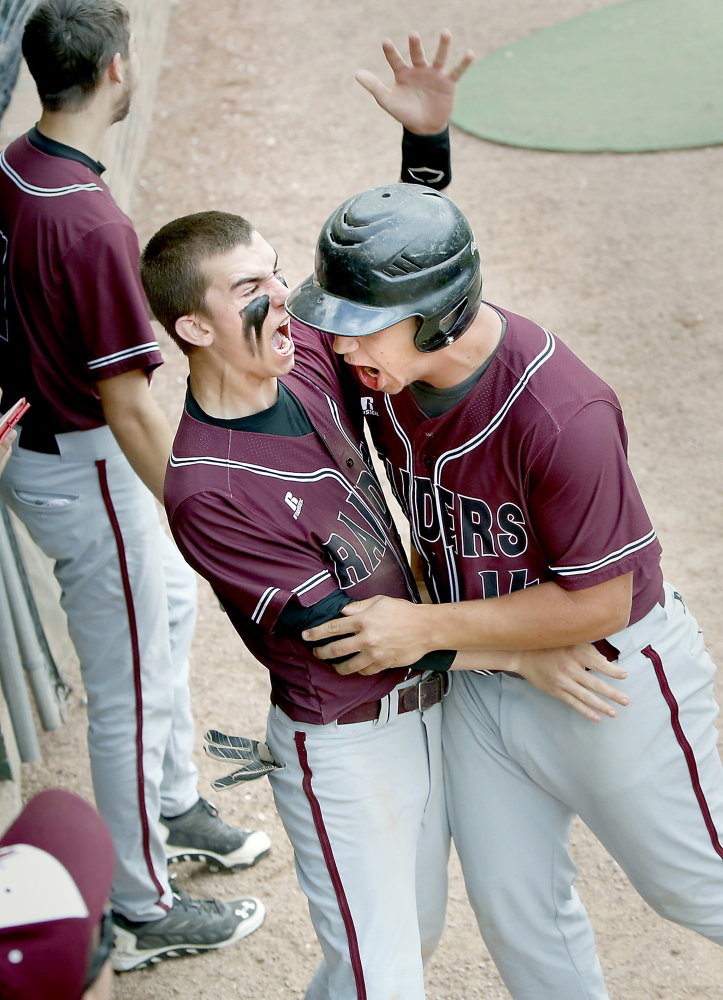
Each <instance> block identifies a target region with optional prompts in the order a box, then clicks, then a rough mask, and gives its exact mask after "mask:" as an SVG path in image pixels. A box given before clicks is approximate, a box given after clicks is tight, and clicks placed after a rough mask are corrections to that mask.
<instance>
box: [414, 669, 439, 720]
mask: <svg viewBox="0 0 723 1000" xmlns="http://www.w3.org/2000/svg"><path fill="white" fill-rule="evenodd" d="M445 693H446V692H444V691H443V690H442V677H441V675H440V674H438V673H437V674H435V675H434V676H433V677H428V678H427V679H426V680H421V681H420V682H419V684H417V708H418V709H419V711H420V712H426V710H427V709H428V708H431V707H432V705H436V704H437V702H439V701H441V700H442V698H443V697H444V695H445Z"/></svg>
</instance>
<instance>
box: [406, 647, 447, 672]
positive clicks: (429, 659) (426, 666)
mask: <svg viewBox="0 0 723 1000" xmlns="http://www.w3.org/2000/svg"><path fill="white" fill-rule="evenodd" d="M456 655H457V650H456V649H433V650H432V652H431V653H425V654H424V656H423V657H422V659H421V660H417V662H416V663H413V664H412V667H413V668H414V669H415V670H437V671H442V670H449V668H450V667H451V666H452V664H453V663H454V659H455V657H456Z"/></svg>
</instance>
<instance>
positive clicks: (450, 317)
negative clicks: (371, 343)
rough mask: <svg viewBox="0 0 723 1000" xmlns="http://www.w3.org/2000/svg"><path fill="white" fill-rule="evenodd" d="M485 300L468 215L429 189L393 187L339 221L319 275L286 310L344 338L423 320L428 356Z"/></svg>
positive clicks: (350, 203)
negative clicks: (415, 318) (413, 318)
mask: <svg viewBox="0 0 723 1000" xmlns="http://www.w3.org/2000/svg"><path fill="white" fill-rule="evenodd" d="M481 299H482V274H481V271H480V260H479V252H478V250H477V244H476V242H475V238H474V234H473V232H472V229H471V228H470V224H469V222H468V221H467V219H466V218H465V217H464V215H463V214H462V212H461V211H460V210H459V209H458V208H457V206H456V205H455V204H454V202H453V201H450V199H449V198H447V197H446V196H445V195H443V194H440V193H439V192H438V191H433V190H432V189H431V188H425V187H421V186H419V185H417V184H389V185H387V186H384V187H376V188H371V189H370V190H368V191H363V192H362V193H361V194H357V195H355V196H354V197H353V198H349V199H348V200H347V201H345V202H344V203H343V205H341V206H340V207H339V208H338V209H337V210H336V211H335V212H334V213H333V214H332V215H331V217H330V218H329V219H328V220H327V221H326V223H325V225H324V228H323V229H322V231H321V234H320V236H319V242H318V243H317V247H316V268H315V271H314V274H313V275H312V276H311V277H309V278H307V279H306V281H304V282H302V284H301V285H299V286H298V287H297V288H295V289H294V291H293V292H292V293H291V294H290V295H289V298H288V300H287V303H286V307H287V309H288V311H289V312H290V313H291V315H292V316H295V317H296V318H297V319H299V320H301V321H302V322H303V323H308V324H309V326H313V327H316V328H317V329H319V330H323V331H325V332H326V333H334V334H338V335H339V336H345V337H365V336H367V334H370V333H376V332H377V331H378V330H384V329H386V327H388V326H393V325H394V324H395V323H399V322H400V321H401V320H403V319H408V318H409V317H412V316H416V317H418V318H419V320H420V325H419V329H418V330H417V333H416V335H415V338H414V343H415V345H416V347H417V349H418V350H419V351H425V352H427V351H437V350H439V349H440V348H441V347H446V346H447V345H448V344H452V343H453V342H454V341H455V340H457V338H458V337H461V336H462V334H463V333H464V331H465V330H466V329H467V327H468V326H469V325H470V323H471V322H472V320H473V319H474V317H475V315H476V314H477V310H478V309H479V305H480V301H481Z"/></svg>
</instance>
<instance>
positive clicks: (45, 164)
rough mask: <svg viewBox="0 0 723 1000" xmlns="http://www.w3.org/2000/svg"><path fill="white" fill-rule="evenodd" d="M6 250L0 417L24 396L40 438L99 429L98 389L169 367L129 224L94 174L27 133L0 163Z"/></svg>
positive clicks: (26, 421)
mask: <svg viewBox="0 0 723 1000" xmlns="http://www.w3.org/2000/svg"><path fill="white" fill-rule="evenodd" d="M0 244H2V251H3V280H4V302H3V304H4V306H5V315H4V316H0V385H1V386H2V389H3V401H2V405H3V408H7V406H8V405H10V404H11V403H13V402H14V401H15V399H16V398H19V397H20V396H26V397H27V398H28V400H29V401H30V402H31V403H32V407H31V409H30V411H29V412H28V414H27V416H26V417H24V418H23V430H24V432H25V430H28V431H30V429H32V430H33V432H34V434H37V433H41V434H45V435H48V434H55V433H63V432H66V431H76V430H89V429H90V428H93V427H100V426H102V425H103V424H104V423H105V419H104V417H103V409H102V407H101V404H100V399H99V397H98V393H97V391H96V387H95V383H96V382H97V381H100V380H102V379H106V378H110V377H112V376H114V375H120V374H122V373H124V372H127V371H131V370H133V369H136V368H142V369H145V370H146V371H150V370H151V369H153V368H155V367H157V366H158V365H160V364H161V363H162V360H163V359H162V358H161V355H160V353H159V351H158V344H157V343H156V341H155V337H154V335H153V331H152V328H151V325H150V322H149V319H148V307H147V304H146V299H145V296H144V294H143V290H142V287H141V284H140V277H139V275H138V253H139V251H138V241H137V239H136V235H135V232H134V230H133V226H132V225H131V222H130V220H129V219H128V218H127V216H125V215H124V214H123V212H121V210H120V209H119V208H118V206H117V205H116V204H115V202H114V201H113V198H112V197H111V194H110V192H109V190H108V188H107V186H106V185H105V183H104V182H103V181H102V180H101V179H100V177H99V176H98V174H97V173H95V172H94V171H93V170H92V169H91V168H90V167H89V166H87V165H85V164H84V163H81V162H78V161H77V160H73V159H67V158H65V157H63V156H54V155H50V154H49V153H47V152H43V151H41V150H40V149H36V148H35V146H33V145H32V144H31V142H30V141H29V139H28V136H27V135H24V136H21V137H20V138H19V139H16V140H15V142H13V143H12V144H11V145H10V146H9V147H8V148H7V149H6V150H5V151H4V152H3V153H2V154H0ZM28 440H30V433H28Z"/></svg>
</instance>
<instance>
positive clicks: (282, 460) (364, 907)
mask: <svg viewBox="0 0 723 1000" xmlns="http://www.w3.org/2000/svg"><path fill="white" fill-rule="evenodd" d="M411 44H412V49H413V50H414V51H417V50H421V42H420V41H419V39H418V36H412V43H411ZM448 46H449V35H448V33H444V34H443V36H442V40H441V43H440V47H439V49H438V52H437V55H436V57H435V60H434V63H433V64H432V65H428V64H427V63H426V60H424V58H423V57H421V58H417V59H416V62H415V65H414V69H412V68H411V67H410V80H409V82H408V83H407V85H406V86H407V92H408V91H409V90H410V89H414V88H416V92H417V94H418V95H419V94H420V93H422V94H424V95H425V97H426V98H427V102H426V103H427V104H428V106H431V107H433V108H436V112H435V113H436V115H437V117H439V116H440V115H441V120H442V124H444V121H445V119H446V115H447V114H448V110H449V107H451V100H452V99H453V94H454V84H455V81H456V77H457V76H458V75H459V73H460V72H461V70H462V68H464V66H465V65H466V64H467V62H468V61H469V59H468V58H467V59H465V60H464V61H463V63H462V64H460V67H457V69H456V70H453V71H452V72H451V73H447V72H446V71H445V70H444V63H445V60H446V55H447V49H448ZM440 83H443V84H444V86H443V87H442V88H441V91H440ZM440 92H441V93H442V94H443V95H444V97H443V99H442V98H440V96H439V95H440ZM430 94H431V96H430ZM440 105H441V108H442V110H441V111H440ZM402 120H404V116H403V114H402ZM431 121H432V124H434V122H435V121H436V119H435V117H434V116H433V117H432V119H431ZM427 128H428V131H430V132H434V131H435V129H434V128H429V126H427ZM437 131H439V130H437ZM429 162H430V161H429V160H428V159H426V160H424V162H423V161H421V160H420V161H419V164H421V166H425V165H427V166H428V165H429ZM419 164H418V165H419ZM429 169H430V170H432V171H435V170H436V168H435V167H434V166H431V167H429ZM141 276H142V280H143V284H144V287H145V289H146V293H147V295H148V299H149V301H150V303H151V306H152V308H153V310H154V312H155V313H156V315H157V316H158V318H159V319H160V320H161V321H162V322H163V324H164V326H165V328H166V329H167V330H168V332H169V334H170V336H171V337H172V338H173V339H174V340H175V341H176V343H177V344H178V345H179V346H180V347H181V349H182V350H183V351H184V353H186V354H187V356H188V361H189V367H190V382H189V393H188V396H187V400H186V407H185V412H184V414H183V417H182V419H181V424H180V427H179V431H178V434H177V436H176V440H175V442H174V446H173V452H172V455H171V460H170V464H169V469H168V472H167V476H166V488H165V503H166V509H167V511H168V516H169V523H170V526H171V530H172V532H173V535H174V537H175V538H176V540H177V542H178V544H179V547H180V548H181V551H182V552H183V553H184V555H185V556H186V558H187V559H188V561H189V562H190V563H191V565H192V566H194V567H195V568H196V569H197V570H198V572H200V573H201V574H202V575H203V576H205V577H206V578H207V579H208V580H209V582H210V583H211V585H212V586H213V588H214V590H215V591H216V593H217V594H218V595H219V597H220V599H221V601H222V603H223V605H224V607H225V608H226V610H227V612H228V614H229V617H230V620H231V622H232V623H233V625H234V627H235V628H236V630H237V632H238V633H239V635H240V636H241V638H242V639H243V641H244V642H245V644H246V645H247V646H248V648H249V649H250V650H251V651H252V652H253V654H254V655H255V656H256V657H257V658H258V659H259V660H260V661H261V662H262V663H264V664H265V665H266V666H267V667H268V669H269V671H270V674H271V701H272V706H271V710H270V714H269V722H268V733H267V741H268V746H269V748H270V751H271V754H270V755H268V757H267V759H271V757H273V760H274V761H275V762H276V763H275V764H273V763H272V764H270V765H267V769H268V770H270V771H271V774H270V777H271V781H272V784H273V789H274V795H275V799H276V804H277V808H278V811H279V814H280V816H281V818H282V820H283V822H284V826H285V828H286V830H287V833H288V835H289V838H290V840H291V842H292V844H293V847H294V851H295V856H296V864H297V872H298V876H299V881H300V884H301V886H302V888H303V890H304V892H305V893H306V895H307V897H308V899H309V906H310V912H311V917H312V921H313V923H314V926H315V929H316V933H317V935H318V937H319V940H320V942H321V945H322V948H323V952H324V961H323V962H322V965H321V966H320V968H319V970H318V972H317V974H316V976H315V977H314V980H313V982H312V984H311V985H310V987H309V990H308V993H307V997H308V998H309V1000H317V998H319V1000H321V998H325V1000H326V998H335V1000H347V998H348V1000H351V998H362V997H368V998H370V1000H371V998H374V1000H391V998H392V997H396V996H403V997H405V1000H415V998H422V997H423V996H424V982H423V972H422V967H423V961H424V960H425V959H426V958H427V957H429V955H430V954H431V952H432V950H433V949H434V947H435V945H436V943H437V941H438V939H439V935H440V933H441V930H442V926H443V922H444V912H445V905H446V864H447V855H448V843H449V840H448V824H447V819H446V811H445V808H444V799H443V790H442V785H441V705H440V702H441V699H442V695H443V692H444V689H445V683H444V680H443V679H442V676H443V675H442V674H440V673H439V670H440V669H443V668H445V667H446V666H447V665H448V664H449V663H450V662H451V661H452V660H453V658H454V656H455V654H454V652H451V651H446V652H430V653H428V654H425V656H423V657H421V658H420V660H419V662H418V663H415V664H413V665H412V668H411V669H408V668H407V667H406V666H405V667H403V668H401V669H397V670H390V671H386V672H384V673H378V674H376V675H375V676H364V675H362V674H356V675H354V676H351V677H341V676H340V675H339V674H338V673H337V672H336V671H335V670H334V669H333V667H332V665H331V664H325V663H323V662H322V661H320V660H318V659H316V658H315V657H314V656H313V655H312V652H311V650H310V648H309V647H308V646H307V645H305V644H304V643H303V642H302V641H301V639H300V633H301V631H302V630H303V629H305V628H308V627H311V626H312V625H314V624H315V623H318V622H322V621H325V620H327V619H328V618H329V617H331V616H334V615H336V614H338V613H339V611H340V609H341V608H343V607H344V606H346V605H347V604H349V602H350V601H352V600H354V599H363V598H365V597H367V596H370V595H373V594H377V593H379V592H380V591H382V592H384V593H386V594H390V595H392V596H395V597H397V598H399V599H400V600H401V601H407V600H409V601H415V600H417V594H416V589H415V586H414V581H413V579H412V576H411V572H410V570H409V568H408V565H407V563H406V559H405V556H404V553H403V552H402V549H401V546H400V541H399V538H398V537H397V534H396V531H395V529H394V526H393V522H392V518H391V515H390V513H389V511H388V509H387V508H386V506H385V503H384V500H383V495H382V492H381V489H380V487H379V484H378V482H377V480H376V478H375V475H374V472H373V468H372V466H371V464H370V461H369V458H368V455H367V452H366V448H365V445H364V442H363V435H362V429H361V424H360V414H359V408H358V397H357V396H356V390H355V388H354V386H353V384H352V383H351V382H350V380H349V373H348V370H344V371H340V367H343V366H340V364H339V359H338V357H337V356H335V354H334V353H333V351H332V350H331V343H330V341H329V340H328V338H327V339H326V340H325V341H323V340H322V341H320V340H319V338H318V336H317V335H316V334H315V333H313V332H312V331H309V330H308V329H306V328H305V327H302V326H296V327H295V328H294V329H293V331H292V330H291V328H290V324H289V320H288V316H287V313H286V310H285V306H284V303H285V298H286V295H287V292H288V289H287V288H286V286H285V284H284V283H283V280H282V278H281V276H280V272H279V267H278V259H277V255H276V253H275V252H274V250H273V248H272V247H271V246H269V244H268V243H267V242H266V241H265V240H264V239H263V238H262V237H261V236H260V234H259V233H258V232H256V231H255V230H254V229H253V228H252V227H251V226H250V225H249V223H247V222H246V221H245V220H244V219H241V218H239V217H238V216H233V215H229V214H227V213H223V212H204V213H199V214H197V215H192V216H188V217H185V218H182V219H178V220H176V221H175V222H172V223H169V224H168V225H167V226H164V227H163V228H162V229H161V230H160V231H159V232H158V233H157V234H156V235H155V236H154V237H153V238H152V239H151V241H150V242H149V244H148V246H147V247H146V249H145V251H144V252H143V254H142V257H141ZM292 334H293V337H292ZM295 359H296V365H295V367H294V361H295ZM350 392H351V397H350ZM350 403H351V404H352V405H351V408H350V409H349V406H348V404H350ZM349 412H350V413H352V414H354V416H353V417H350V416H349V415H348V414H349ZM544 655H545V654H543V656H542V657H539V658H540V659H544ZM587 655H590V654H589V650H587V649H586V648H585V647H582V650H581V651H576V652H575V653H574V655H571V657H570V658H571V660H574V661H575V664H576V665H578V663H579V660H580V658H581V657H584V656H587ZM474 656H475V659H474V660H470V661H469V662H475V663H477V662H479V661H478V660H477V658H476V657H477V656H480V657H485V656H486V651H480V652H479V653H478V654H474ZM594 656H595V657H597V656H598V654H596V653H594ZM488 661H489V663H490V665H492V664H497V665H506V664H507V663H508V658H507V656H506V654H498V653H494V654H492V655H489V656H488ZM515 662H517V657H516V658H515ZM520 662H521V661H520ZM526 666H527V661H526V662H525V664H524V665H523V667H522V668H523V669H524V668H526ZM426 668H429V669H430V670H431V671H437V672H436V673H432V674H431V675H424V676H423V675H422V674H421V672H422V670H424V669H426ZM580 669H582V668H580ZM611 669H612V670H613V671H617V668H611ZM420 678H421V679H420ZM610 691H611V693H614V689H612V688H610ZM222 743H223V741H222ZM279 765H280V766H279Z"/></svg>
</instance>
